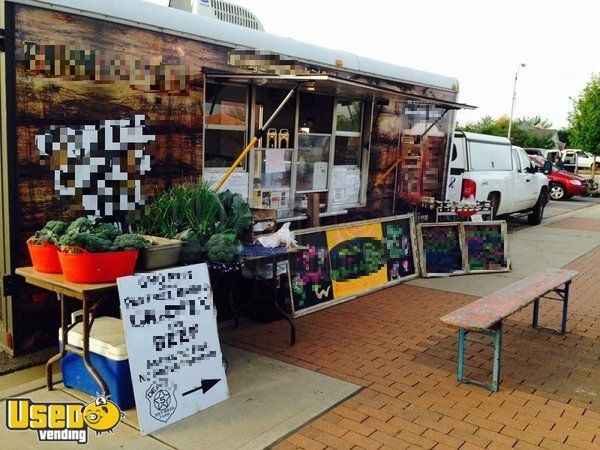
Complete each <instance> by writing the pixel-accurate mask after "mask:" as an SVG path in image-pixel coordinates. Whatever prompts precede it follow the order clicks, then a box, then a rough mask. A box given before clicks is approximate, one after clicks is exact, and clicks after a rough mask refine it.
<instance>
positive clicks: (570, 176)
mask: <svg viewBox="0 0 600 450" xmlns="http://www.w3.org/2000/svg"><path fill="white" fill-rule="evenodd" d="M529 159H530V160H531V162H532V163H533V165H534V166H535V167H538V168H539V170H540V171H543V170H544V164H545V163H546V158H544V157H542V156H539V155H529ZM546 176H547V177H548V180H549V181H550V199H552V200H566V199H568V198H571V197H573V196H574V195H584V194H587V191H588V187H589V186H588V182H587V180H586V179H585V178H583V177H580V176H579V175H575V174H574V173H571V172H567V171H566V170H561V169H559V168H558V167H556V166H555V165H554V164H552V171H551V172H549V173H546Z"/></svg>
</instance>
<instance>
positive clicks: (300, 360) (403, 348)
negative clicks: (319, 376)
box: [222, 248, 600, 449]
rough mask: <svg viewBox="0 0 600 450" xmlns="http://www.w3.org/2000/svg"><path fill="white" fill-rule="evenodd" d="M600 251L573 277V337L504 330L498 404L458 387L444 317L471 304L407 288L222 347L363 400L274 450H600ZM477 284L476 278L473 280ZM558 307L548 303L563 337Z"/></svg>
mask: <svg viewBox="0 0 600 450" xmlns="http://www.w3.org/2000/svg"><path fill="white" fill-rule="evenodd" d="M599 266H600V248H597V249H595V250H594V251H592V252H590V253H588V254H587V255H585V256H584V257H582V258H580V259H579V260H577V261H574V262H573V263H572V264H570V265H569V266H567V267H568V268H572V269H574V270H578V271H580V272H581V275H580V276H579V277H578V278H577V279H576V280H575V281H574V283H573V285H572V290H571V292H572V294H571V295H572V297H571V299H572V300H571V302H570V311H569V322H568V332H567V335H566V336H564V337H563V336H560V335H558V334H552V333H551V332H547V331H542V330H534V329H532V328H531V326H530V321H531V307H529V308H526V309H525V310H523V311H521V312H519V313H517V314H515V315H514V316H512V317H511V319H509V320H507V321H505V334H504V339H503V359H502V373H501V376H502V384H501V390H500V392H498V393H494V394H492V393H491V392H488V391H486V390H484V389H482V388H480V387H477V386H473V385H466V384H462V385H459V384H458V383H457V382H456V354H457V350H456V346H457V343H456V331H455V330H453V329H450V328H447V327H445V326H444V325H442V324H441V323H440V322H439V317H441V316H442V315H444V314H445V313H447V312H449V311H451V310H454V309H456V308H458V307H459V306H462V305H465V304H467V303H469V302H471V301H472V300H473V299H474V298H473V297H470V296H467V295H461V294H454V293H449V292H444V291H438V290H433V289H426V288H420V287H416V286H409V285H400V286H396V287H393V288H389V289H386V290H383V291H380V292H378V293H374V294H371V295H367V296H365V297H362V298H359V299H356V300H353V301H350V302H348V303H345V304H342V305H339V306H336V307H332V308H329V309H326V310H323V311H320V312H317V313H314V314H311V315H309V316H305V317H302V318H300V319H299V320H298V331H299V335H298V343H297V344H296V346H294V347H289V346H288V345H287V342H288V339H289V329H288V326H287V324H286V323H285V322H283V321H278V322H275V323H272V324H267V325H265V324H255V323H245V324H242V326H241V327H240V329H238V330H230V331H226V332H225V333H222V337H223V338H224V339H225V341H227V342H229V343H231V344H234V345H237V346H239V347H243V348H246V349H249V350H251V351H255V352H257V353H260V354H263V355H267V356H271V357H273V358H277V359H280V360H283V361H287V362H289V363H292V364H296V365H298V366H302V367H305V368H308V369H311V370H315V371H318V372H321V373H324V374H327V375H330V376H332V377H336V378H339V379H343V380H347V381H350V382H353V383H356V384H359V385H361V386H364V389H363V390H362V391H360V392H359V393H357V394H356V395H355V396H353V397H351V398H350V399H348V400H346V401H344V402H343V403H342V404H340V405H338V406H337V407H335V408H333V409H332V410H330V411H329V412H327V413H325V414H324V415H322V416H321V417H319V418H317V419H316V420H314V421H312V422H311V423H309V424H307V425H305V426H304V427H303V428H301V429H300V430H299V431H298V432H296V433H295V434H293V435H291V436H289V437H288V438H287V439H285V440H284V441H283V442H281V443H279V444H278V445H276V448H279V449H287V448H305V449H324V448H336V449H351V448H366V449H378V448H388V449H390V448H391V449H400V448H408V447H424V448H436V449H443V448H458V447H460V448H461V449H470V448H488V449H494V448H510V447H514V448H534V447H538V446H539V447H543V448H569V447H570V446H572V447H578V448H585V449H592V448H598V449H600V345H598V338H599V336H600V308H598V304H599V303H600V270H599V269H598V267H599ZM472 276H477V275H472ZM560 308H561V304H559V303H558V302H550V301H547V302H545V303H542V306H541V314H540V324H542V325H552V326H556V327H558V325H559V321H560V314H561V309H560ZM468 353H469V358H468V360H467V364H468V366H469V372H470V375H471V376H474V377H489V376H490V368H491V347H487V346H486V347H481V346H478V345H476V344H470V347H469V349H468Z"/></svg>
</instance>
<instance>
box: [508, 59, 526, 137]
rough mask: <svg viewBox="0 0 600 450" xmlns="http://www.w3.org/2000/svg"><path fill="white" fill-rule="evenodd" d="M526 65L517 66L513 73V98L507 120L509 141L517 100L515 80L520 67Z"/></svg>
mask: <svg viewBox="0 0 600 450" xmlns="http://www.w3.org/2000/svg"><path fill="white" fill-rule="evenodd" d="M526 65H527V64H525V63H521V64H519V65H518V66H517V71H516V72H515V84H514V85H513V96H512V104H511V106H510V119H509V120H508V138H509V139H510V133H511V131H512V121H513V113H514V112H515V100H517V78H519V70H520V69H521V67H525V66H526Z"/></svg>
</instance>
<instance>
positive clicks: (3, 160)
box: [0, 0, 13, 354]
mask: <svg viewBox="0 0 600 450" xmlns="http://www.w3.org/2000/svg"><path fill="white" fill-rule="evenodd" d="M4 12H5V4H4V1H2V0H0V28H1V29H3V30H4V29H5V20H4V19H5V18H4ZM8 38H9V37H7V39H8ZM5 56H6V53H5V52H1V53H0V80H1V82H0V352H2V351H5V352H8V353H11V354H12V351H13V339H12V306H11V298H10V297H8V296H5V293H6V286H5V284H4V283H5V281H6V280H7V279H8V278H5V275H7V274H9V272H10V239H9V238H8V232H9V227H8V217H9V216H8V195H9V186H8V145H7V125H6V117H7V116H6V111H7V108H6V92H7V81H6V80H7V77H6V58H5Z"/></svg>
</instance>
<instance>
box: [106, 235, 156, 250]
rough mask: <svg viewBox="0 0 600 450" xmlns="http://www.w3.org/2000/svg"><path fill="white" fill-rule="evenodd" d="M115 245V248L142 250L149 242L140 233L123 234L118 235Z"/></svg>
mask: <svg viewBox="0 0 600 450" xmlns="http://www.w3.org/2000/svg"><path fill="white" fill-rule="evenodd" d="M113 245H114V249H115V250H141V249H143V248H145V247H148V246H149V243H148V242H147V241H146V239H144V238H143V237H142V236H140V235H139V234H122V235H120V236H117V238H116V239H115V241H114V243H113Z"/></svg>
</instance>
